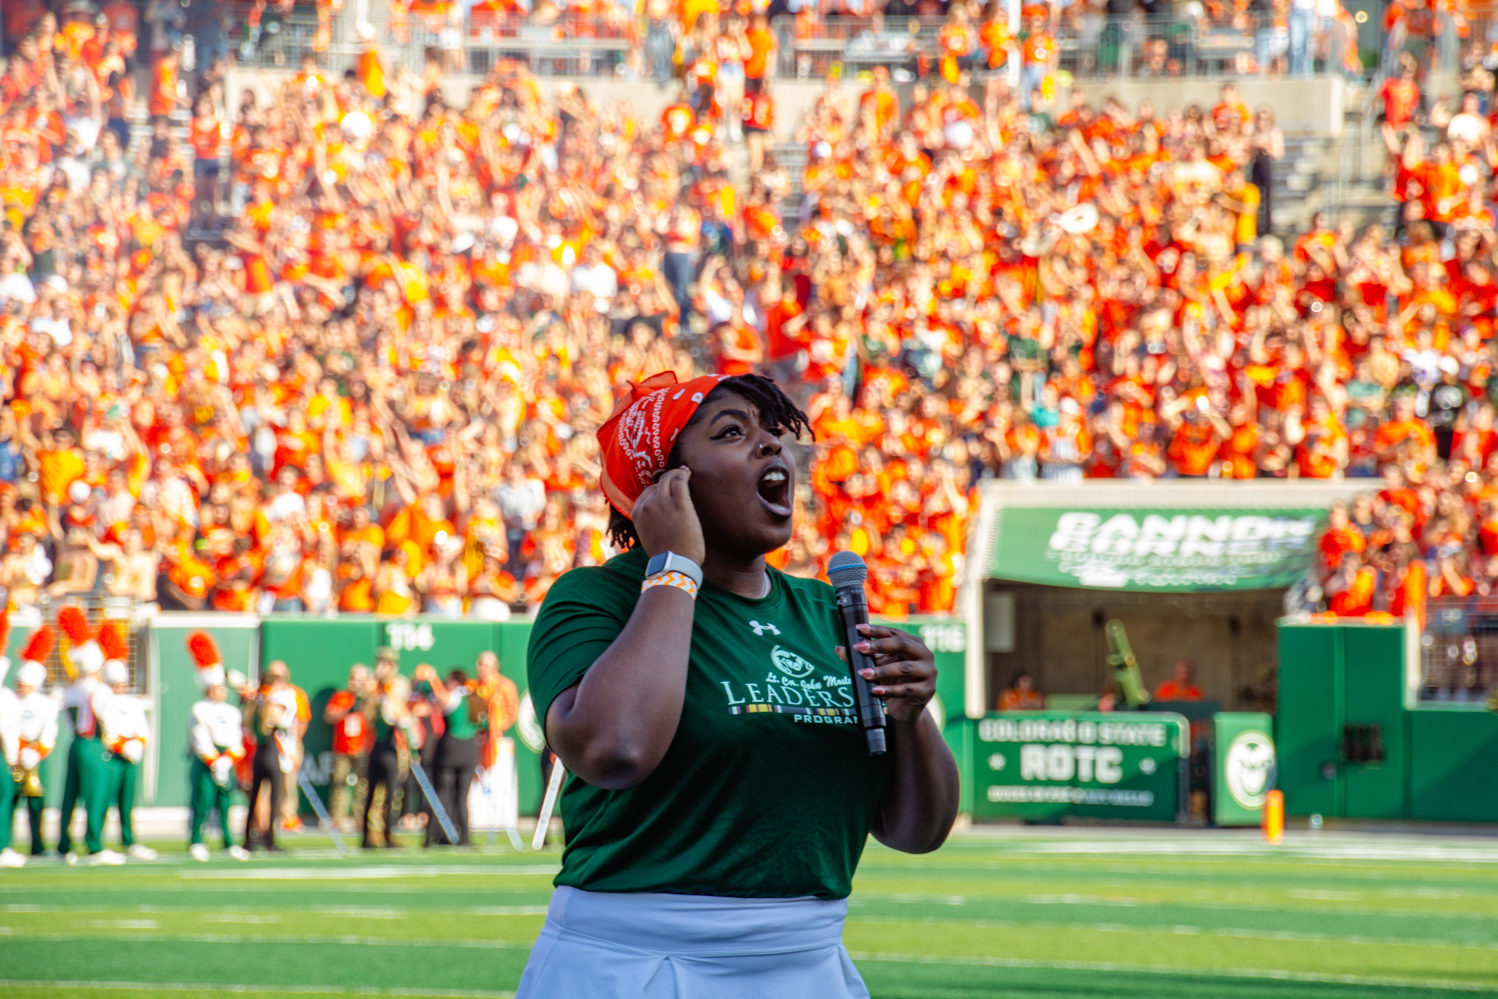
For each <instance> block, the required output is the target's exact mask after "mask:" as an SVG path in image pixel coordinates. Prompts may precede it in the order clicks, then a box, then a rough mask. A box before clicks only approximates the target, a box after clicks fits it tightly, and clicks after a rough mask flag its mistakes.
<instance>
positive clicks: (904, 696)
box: [854, 624, 936, 725]
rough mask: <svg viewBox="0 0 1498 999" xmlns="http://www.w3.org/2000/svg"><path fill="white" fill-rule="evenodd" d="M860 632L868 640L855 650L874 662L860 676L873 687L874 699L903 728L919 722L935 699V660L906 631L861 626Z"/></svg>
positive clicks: (870, 625)
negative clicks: (880, 702) (877, 699)
mask: <svg viewBox="0 0 1498 999" xmlns="http://www.w3.org/2000/svg"><path fill="white" fill-rule="evenodd" d="M858 630H859V632H860V633H861V634H863V635H865V636H866V638H865V640H864V641H861V642H859V643H858V644H857V645H855V646H854V648H856V649H858V651H860V652H863V653H866V654H868V655H869V656H871V657H873V660H874V663H875V666H874V668H873V669H865V670H864V671H863V672H862V673H861V674H860V675H862V676H863V678H864V679H865V680H869V681H871V682H872V683H873V684H874V696H875V697H878V698H881V699H883V701H884V709H885V711H886V712H887V713H888V714H889V717H890V719H891V720H893V721H895V722H897V723H899V724H903V725H909V724H913V723H914V722H916V721H919V720H920V717H921V712H923V711H925V710H926V705H927V704H928V703H930V701H931V698H932V697H934V696H936V657H935V656H933V655H932V654H931V650H930V649H928V648H926V644H925V643H924V642H922V641H921V640H920V639H919V638H916V637H915V636H914V635H912V634H910V633H909V632H907V631H901V630H900V629H898V628H886V627H884V626H883V625H878V624H861V625H859V626H858Z"/></svg>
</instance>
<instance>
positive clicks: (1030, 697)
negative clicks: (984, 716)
mask: <svg viewBox="0 0 1498 999" xmlns="http://www.w3.org/2000/svg"><path fill="white" fill-rule="evenodd" d="M1044 709H1045V695H1043V694H1042V693H1041V692H1040V691H1039V690H1037V689H1036V687H1035V677H1033V676H1031V675H1030V674H1029V673H1028V672H1026V671H1023V670H1021V671H1020V672H1019V673H1016V674H1015V676H1014V681H1013V682H1012V683H1010V684H1009V688H1008V689H1007V690H1005V691H1004V692H1003V693H1002V694H1000V695H999V710H1000V711H1042V710H1044Z"/></svg>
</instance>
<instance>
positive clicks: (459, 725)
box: [443, 692, 479, 739]
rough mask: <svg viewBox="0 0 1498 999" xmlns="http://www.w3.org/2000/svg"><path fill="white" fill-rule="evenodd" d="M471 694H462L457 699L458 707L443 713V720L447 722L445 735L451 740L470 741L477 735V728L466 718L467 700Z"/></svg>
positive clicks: (471, 720)
mask: <svg viewBox="0 0 1498 999" xmlns="http://www.w3.org/2000/svg"><path fill="white" fill-rule="evenodd" d="M472 696H473V694H471V693H466V692H465V693H464V694H463V696H462V697H460V698H458V706H457V707H455V708H453V709H452V710H451V711H447V712H444V713H443V719H444V720H445V721H446V722H447V734H448V736H449V737H450V738H453V739H472V738H473V737H474V736H476V735H478V733H479V727H478V726H477V725H475V724H474V723H473V719H471V718H469V717H468V699H469V698H470V697H472Z"/></svg>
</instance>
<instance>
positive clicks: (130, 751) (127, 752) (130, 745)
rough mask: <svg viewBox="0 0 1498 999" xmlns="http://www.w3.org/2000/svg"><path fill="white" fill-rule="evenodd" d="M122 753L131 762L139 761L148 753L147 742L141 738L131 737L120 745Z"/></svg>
mask: <svg viewBox="0 0 1498 999" xmlns="http://www.w3.org/2000/svg"><path fill="white" fill-rule="evenodd" d="M120 755H121V756H123V757H124V758H125V759H127V760H129V761H130V762H131V763H139V762H140V761H141V759H142V758H143V757H144V756H145V755H146V744H145V743H144V742H142V741H141V740H139V739H131V740H130V741H129V742H127V743H125V744H124V745H123V746H121V747H120Z"/></svg>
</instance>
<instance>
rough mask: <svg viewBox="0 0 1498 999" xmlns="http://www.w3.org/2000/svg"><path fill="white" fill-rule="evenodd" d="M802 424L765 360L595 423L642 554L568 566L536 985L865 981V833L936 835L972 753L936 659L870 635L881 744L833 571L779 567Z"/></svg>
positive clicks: (552, 708)
mask: <svg viewBox="0 0 1498 999" xmlns="http://www.w3.org/2000/svg"><path fill="white" fill-rule="evenodd" d="M806 430H807V418H806V415H805V414H804V413H802V412H801V411H800V410H798V409H797V408H796V407H795V405H794V404H792V403H791V401H790V400H789V399H787V398H786V396H785V395H784V394H782V393H781V391H780V390H779V389H778V388H776V386H775V384H774V383H773V382H771V381H769V380H768V379H765V378H762V377H759V376H756V375H742V376H737V377H723V376H717V375H713V376H708V377H704V378H696V379H693V380H691V381H688V382H684V383H679V384H678V383H677V381H676V378H675V376H674V375H672V374H670V373H664V374H660V375H655V376H653V377H651V378H649V379H647V380H646V381H644V382H641V383H640V384H639V385H636V386H634V387H633V389H632V391H631V392H630V393H629V395H628V396H627V397H626V398H625V399H624V400H622V401H621V403H620V405H619V407H618V408H617V409H616V410H615V412H614V415H613V416H612V417H611V418H610V419H609V421H608V422H607V423H605V424H604V425H603V427H602V428H601V429H600V430H599V432H598V438H599V441H600V443H601V445H602V450H603V455H602V462H603V468H604V471H603V476H602V480H603V481H602V486H603V491H604V494H605V495H606V496H607V497H608V499H609V503H610V505H611V507H612V511H611V513H612V519H611V523H610V528H611V531H612V533H613V536H614V538H615V541H616V543H617V544H619V545H620V546H621V547H625V548H627V549H628V550H627V551H625V552H624V554H622V555H619V556H617V557H616V558H614V559H611V560H610V561H609V562H608V563H607V564H605V565H602V566H598V567H594V568H581V569H574V570H573V571H571V572H568V573H566V574H565V575H563V576H562V577H561V578H559V579H558V580H557V581H556V583H555V584H554V585H553V587H552V589H551V591H550V593H549V594H548V595H547V597H546V602H545V603H544V604H543V605H542V610H541V614H540V617H539V618H538V620H537V621H536V626H535V630H534V632H533V633H532V636H531V643H530V690H531V696H532V698H533V700H534V702H535V706H536V711H537V713H538V714H539V716H540V717H542V718H544V719H545V720H546V721H545V725H546V735H547V741H548V743H549V744H550V746H551V748H552V749H553V750H554V751H555V752H556V753H557V755H558V756H559V757H560V758H561V760H562V762H563V763H564V764H565V765H566V766H567V769H568V771H569V772H570V773H571V774H572V775H574V776H573V777H571V778H570V779H569V783H568V784H567V786H566V789H565V791H564V793H563V795H562V805H561V807H562V814H563V815H564V816H565V819H566V829H567V847H566V850H565V852H564V854H563V858H562V873H561V874H560V875H559V876H558V877H557V880H556V885H557V889H556V892H555V894H554V895H553V896H552V901H551V906H550V910H549V913H548V915H547V918H546V924H545V926H544V928H543V929H542V931H541V935H540V939H539V940H538V941H537V942H536V945H535V947H534V949H533V950H532V951H531V957H530V962H529V964H528V965H527V967H526V970H525V974H524V976H523V977H522V979H521V982H520V989H519V992H518V993H517V997H518V999H542V997H552V996H569V997H587V999H624V997H628V999H635V997H645V996H651V997H655V996H661V997H671V999H708V997H717V996H725V995H734V996H742V997H749V996H755V997H758V996H764V997H767V999H769V997H774V999H813V997H815V999H851V997H858V996H865V997H866V996H867V995H868V991H867V990H866V989H865V988H864V986H863V982H862V980H861V979H860V978H859V976H858V972H857V970H856V969H855V968H854V967H853V963H852V961H851V960H850V959H849V957H848V954H847V951H846V950H845V949H844V948H843V944H842V930H843V919H844V917H845V916H846V914H847V906H848V903H847V898H848V893H849V891H850V890H851V882H852V878H853V870H854V868H855V866H856V865H857V863H858V858H859V855H860V854H861V853H862V851H863V846H864V843H865V841H866V838H867V836H868V835H869V833H873V835H874V836H875V838H877V839H878V840H879V841H880V842H881V843H884V844H886V845H887V846H890V847H893V848H894V849H897V850H903V851H906V852H909V853H923V852H926V851H930V850H934V849H936V848H937V847H938V846H940V845H941V843H942V841H943V840H944V839H945V838H946V835H947V832H948V830H949V829H950V828H951V825H952V820H953V818H954V817H955V815H956V813H957V767H956V764H955V762H954V761H953V759H952V755H951V753H950V752H949V751H948V750H947V747H946V744H945V743H944V742H943V741H942V738H941V735H940V733H939V732H938V731H937V727H936V725H935V724H934V723H933V722H932V720H931V718H929V717H928V716H927V712H926V710H925V708H926V703H927V701H929V700H930V699H931V696H932V694H933V692H934V691H935V688H936V668H935V665H934V661H933V658H932V655H931V652H930V650H929V649H927V648H926V647H925V646H924V645H922V644H921V643H920V642H919V641H917V640H916V639H915V638H913V637H912V636H910V635H908V634H906V633H904V632H901V631H897V630H895V629H893V628H884V627H878V626H874V627H868V628H867V630H866V631H865V632H864V635H865V639H864V642H863V643H861V647H866V648H867V649H868V650H869V653H870V655H872V656H873V657H874V659H875V662H876V663H877V668H875V669H873V670H870V671H868V673H867V674H866V675H867V676H868V677H869V679H871V680H872V682H873V683H874V684H875V689H874V693H875V694H876V695H877V696H880V697H882V698H883V699H884V702H885V705H886V706H887V708H888V712H889V724H890V729H889V734H888V739H889V752H888V754H886V755H883V756H870V755H869V754H868V750H867V748H866V743H865V740H864V736H863V733H862V731H861V729H860V728H859V726H858V724H857V718H856V714H855V712H854V711H853V710H852V706H853V704H854V700H853V696H852V689H851V679H850V677H849V674H848V668H847V666H846V665H845V664H844V662H843V660H842V659H841V658H840V656H841V655H842V653H843V650H842V649H841V648H840V643H842V642H843V637H842V633H841V624H840V619H839V617H838V613H837V609H836V604H835V602H834V597H833V591H832V588H831V587H830V586H828V585H827V584H826V583H822V582H818V581H816V580H812V579H796V578H793V577H790V576H787V575H785V574H783V573H781V572H778V571H776V570H774V569H770V568H767V567H766V565H765V555H766V553H768V552H772V551H774V550H775V549H777V548H780V547H782V546H784V545H785V544H786V542H787V541H788V540H789V539H790V537H791V520H792V515H793V506H794V499H793V498H794V496H795V466H794V464H793V463H792V461H791V460H790V457H789V456H788V455H787V454H786V453H785V451H784V447H783V445H782V443H781V437H782V435H783V434H785V433H787V432H790V433H795V434H800V433H802V432H805V431H806Z"/></svg>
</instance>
